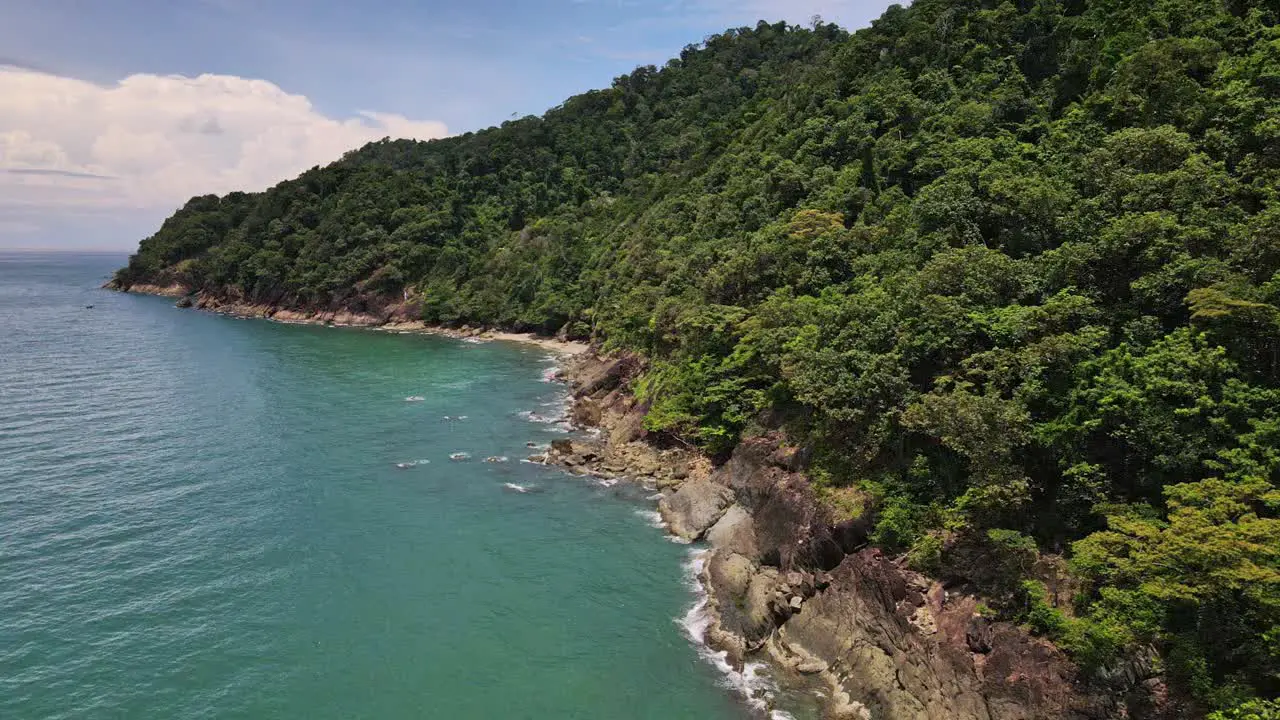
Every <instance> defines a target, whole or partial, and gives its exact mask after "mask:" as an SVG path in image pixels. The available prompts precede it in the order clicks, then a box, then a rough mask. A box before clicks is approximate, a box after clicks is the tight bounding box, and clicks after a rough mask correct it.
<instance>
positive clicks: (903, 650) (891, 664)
mask: <svg viewBox="0 0 1280 720" xmlns="http://www.w3.org/2000/svg"><path fill="white" fill-rule="evenodd" d="M640 370H641V361H640V360H639V359H637V358H634V357H626V356H623V357H613V358H599V357H594V356H585V357H584V358H582V359H580V360H579V361H578V362H577V363H575V364H574V365H572V366H571V367H570V368H568V369H567V370H566V379H567V380H568V382H569V383H570V385H571V387H572V389H573V393H574V397H575V406H574V411H573V417H574V420H575V421H576V422H577V423H578V424H580V425H582V426H588V427H598V428H599V429H600V430H599V436H598V439H597V440H595V441H586V442H578V441H560V442H558V443H556V445H555V446H554V447H553V448H552V449H551V450H550V451H549V454H548V457H547V459H548V460H549V461H551V462H557V463H560V464H563V465H565V466H567V467H569V468H571V469H573V470H575V471H577V472H583V473H595V474H605V475H629V476H641V477H647V478H649V479H651V481H652V482H653V483H654V484H656V485H657V486H658V487H660V488H662V489H663V496H662V499H661V500H660V501H659V511H660V512H661V514H662V517H663V519H664V520H665V521H666V523H667V525H668V528H669V529H670V531H671V532H672V533H674V534H676V535H678V536H680V537H682V538H684V539H687V540H691V541H692V540H702V541H705V543H706V544H707V545H709V546H710V551H709V554H708V555H707V556H706V561H705V563H704V564H703V568H704V570H703V577H702V579H703V582H704V583H705V584H706V587H707V589H708V592H709V595H710V598H711V599H710V610H711V611H712V621H711V626H710V628H709V629H708V631H707V641H708V643H709V644H711V645H712V646H713V647H715V648H717V649H719V650H723V651H725V652H726V653H727V655H728V660H729V662H730V663H733V664H735V665H737V666H741V665H742V664H743V663H744V662H746V661H747V660H748V659H753V658H758V657H767V658H769V659H770V660H771V661H772V662H773V665H774V667H776V668H777V669H778V673H779V674H781V675H783V676H789V677H791V679H792V680H793V681H794V682H807V683H810V684H813V685H816V686H817V687H819V688H821V691H822V692H823V694H824V697H825V705H826V712H827V715H828V716H829V717H831V718H876V719H877V720H881V719H883V720H908V719H910V720H924V719H932V718H957V719H960V720H1031V719H1032V718H1036V719H1050V718H1061V719H1073V720H1074V719H1079V720H1086V719H1089V720H1092V719H1102V718H1115V717H1136V716H1149V715H1150V714H1151V713H1150V712H1148V711H1146V710H1144V709H1143V708H1144V705H1143V702H1141V701H1140V698H1141V697H1142V696H1144V695H1145V694H1146V693H1144V690H1145V689H1144V687H1143V685H1142V682H1143V681H1144V680H1147V679H1148V676H1149V675H1150V673H1149V672H1143V671H1142V670H1141V669H1138V670H1131V671H1129V672H1126V673H1121V674H1120V676H1121V677H1120V678H1119V680H1118V681H1117V682H1115V683H1113V684H1110V685H1108V684H1106V683H1103V682H1101V681H1100V680H1098V679H1096V678H1093V679H1086V678H1084V677H1082V674H1081V673H1080V671H1079V670H1078V669H1077V668H1076V666H1075V665H1074V664H1073V663H1072V662H1071V661H1070V660H1069V659H1068V658H1067V657H1066V656H1065V655H1064V654H1063V653H1062V652H1060V651H1059V650H1058V649H1056V648H1055V647H1053V646H1052V645H1051V644H1049V643H1048V642H1045V641H1043V640H1041V639H1038V638H1035V637H1033V636H1031V635H1029V634H1028V633H1027V632H1026V631H1025V630H1023V629H1022V628H1020V627H1018V626H1016V625H1014V624H1012V623H1008V622H996V621H992V620H990V619H988V618H987V617H985V616H984V614H983V613H982V612H981V609H982V606H981V605H980V601H979V598H977V597H974V596H973V595H969V594H966V593H963V592H958V591H956V589H954V588H950V587H948V586H946V585H944V584H943V583H941V582H939V581H936V580H933V579H930V578H927V577H925V576H923V575H920V574H919V573H916V572H913V571H911V570H908V569H907V568H906V567H904V565H903V563H902V562H901V560H900V559H895V558H890V557H887V556H885V555H883V554H882V553H881V552H879V551H878V550H876V549H874V548H870V547H867V533H868V531H869V527H868V526H867V524H866V523H865V521H863V520H860V519H844V520H841V519H840V518H837V517H834V515H833V512H832V511H831V510H830V509H828V507H827V506H826V505H824V504H823V503H821V502H819V501H818V499H817V497H816V494H815V491H814V489H813V488H812V486H811V485H810V483H809V482H808V480H807V478H806V477H805V475H804V474H803V472H802V465H803V454H802V453H800V452H799V451H797V450H796V449H794V448H789V447H787V446H786V444H785V443H784V442H783V439H782V438H781V437H780V436H777V435H767V436H764V437H757V438H754V439H751V440H748V441H745V442H743V443H742V444H741V445H739V446H738V447H737V449H736V450H735V451H734V452H733V454H732V456H731V457H730V458H729V459H728V461H727V462H725V463H723V464H721V465H720V466H718V467H713V466H712V465H711V463H710V462H709V461H708V460H707V459H706V458H704V457H702V456H701V455H699V454H698V453H697V452H695V451H694V450H692V449H691V448H688V447H684V446H682V445H681V444H680V443H679V442H678V441H676V440H675V439H673V438H669V437H650V436H648V434H647V433H646V432H645V431H644V428H643V424H642V418H643V415H644V411H645V408H644V407H643V406H641V405H638V404H637V402H636V400H635V399H634V397H633V396H632V395H631V394H630V392H629V381H630V380H631V379H632V378H633V377H635V376H636V375H637V374H638V373H639V371H640ZM1135 690H1136V691H1137V692H1134V691H1135ZM1130 696H1132V697H1130ZM1133 698H1139V700H1134V699H1133Z"/></svg>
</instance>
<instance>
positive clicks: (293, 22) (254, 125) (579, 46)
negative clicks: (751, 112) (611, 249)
mask: <svg viewBox="0 0 1280 720" xmlns="http://www.w3.org/2000/svg"><path fill="white" fill-rule="evenodd" d="M887 4H888V3H886V2H881V1H880V0H873V1H866V0H738V1H737V2H734V1H732V0H654V1H651V2H645V1H642V0H534V1H532V2H514V1H512V0H467V1H466V2H458V1H455V0H449V1H446V0H426V1H422V2H412V1H410V0H370V1H366V2H358V3H357V2H344V3H336V2H304V1H303V0H131V1H129V2H107V1H106V0H96V1H95V0H0V17H3V18H4V20H3V22H0V65H4V66H10V67H8V68H6V69H5V70H4V72H3V73H0V247H6V246H7V247H15V246H37V247H45V246H58V247H63V246H65V247H130V246H132V245H133V244H134V243H136V241H137V239H139V238H140V237H141V236H142V235H145V234H146V232H148V231H149V230H150V229H151V228H153V227H154V224H155V223H157V222H158V221H159V220H160V219H162V218H163V217H164V216H165V215H167V214H168V213H169V212H170V211H171V210H172V208H173V207H174V206H175V205H176V204H179V203H180V202H181V200H180V199H179V197H180V193H182V192H189V191H197V192H204V191H205V190H204V189H198V188H205V187H206V185H207V186H208V187H207V191H210V192H226V191H227V190H230V189H234V187H235V186H237V183H239V184H243V185H247V186H249V187H245V188H244V189H249V190H257V189H262V187H265V186H267V185H269V184H271V183H273V182H276V181H278V180H280V179H283V178H284V177H288V176H290V175H292V174H295V173H296V172H297V171H298V170H300V169H303V168H305V167H308V166H310V165H311V164H316V163H319V162H324V161H326V160H328V159H332V157H336V155H337V154H338V153H340V152H341V150H342V149H345V146H348V145H351V146H354V145H359V144H361V143H362V142H363V141H365V140H366V139H368V138H369V137H378V136H381V135H385V134H391V135H403V136H409V137H422V138H429V137H436V136H439V135H442V134H445V133H458V132H465V131H468V130H475V129H479V128H482V127H486V126H489V125H493V124H496V123H500V122H502V121H503V120H505V119H507V118H510V117H512V116H513V115H527V114H539V113H541V112H543V111H544V110H546V109H547V108H549V107H552V106H555V105H557V104H559V103H560V102H561V101H563V100H564V99H565V98H566V97H568V96H570V95H573V94H576V93H579V92H583V91H585V90H588V89H591V88H596V87H603V86H607V85H608V83H609V82H610V80H611V79H612V78H614V77H616V76H618V75H621V74H623V73H626V72H629V71H630V70H632V69H633V68H635V67H636V66H637V65H641V64H649V63H653V64H659V65H660V64H661V63H663V62H665V60H666V59H667V58H669V57H671V56H672V55H674V54H676V53H678V52H679V50H680V49H681V48H682V47H683V46H684V45H686V44H689V43H695V42H698V41H700V40H701V39H702V38H703V37H705V36H706V35H708V34H711V33H714V32H719V31H721V30H723V29H725V28H727V27H733V26H739V25H750V24H754V22H755V21H756V20H758V19H767V20H779V19H785V20H788V21H791V22H796V23H806V22H808V19H809V18H810V17H811V16H813V15H814V14H820V15H822V17H823V18H825V19H826V20H828V21H831V22H837V23H839V24H841V25H844V26H845V27H849V28H856V27H861V26H864V25H866V24H867V23H868V22H869V21H870V20H871V19H872V18H873V17H875V16H877V15H879V13H880V12H882V11H883V9H884V8H885V7H886V6H887ZM173 75H177V76H183V77H184V78H186V79H190V80H189V81H187V80H181V81H174V80H172V79H169V78H168V77H167V76H173ZM202 76H203V77H202ZM196 78H200V79H199V80H195V79H196ZM263 81H265V82H263ZM67 98H73V99H74V102H69V101H68V100H67ZM152 105H154V107H152ZM73 106H74V112H73ZM362 113H363V114H362ZM193 123H194V124H195V125H198V126H199V127H202V128H205V129H209V128H212V129H215V130H217V131H218V132H214V133H209V132H206V133H204V134H203V135H201V134H200V133H188V132H186V131H187V130H190V129H191V127H193V126H194V125H193ZM224 130H225V131H224ZM201 137H203V138H205V139H206V140H208V141H209V142H210V143H214V144H203V145H202V144H199V143H197V142H196V140H198V139H200V138H201ZM6 138H7V139H6ZM215 141H216V142H215ZM264 147H270V148H272V149H273V152H270V153H266V152H263V151H262V148H264ZM282 147H289V148H293V150H292V151H291V153H292V154H290V153H285V152H283V151H280V150H279V148H282ZM237 154H239V155H237ZM178 155H181V157H180V158H178V157H177V156H178ZM236 157H239V159H238V160H235V161H234V162H233V161H232V160H234V159H235V158H236ZM204 158H207V159H204ZM228 158H232V160H229V159H228ZM95 178H96V179H95ZM19 182H20V183H21V184H20V185H14V188H7V187H6V183H9V184H15V183H19ZM256 186H261V187H256ZM6 189H8V190H11V192H9V193H8V198H7V199H4V197H3V196H4V194H5V190H6ZM15 198H16V200H15Z"/></svg>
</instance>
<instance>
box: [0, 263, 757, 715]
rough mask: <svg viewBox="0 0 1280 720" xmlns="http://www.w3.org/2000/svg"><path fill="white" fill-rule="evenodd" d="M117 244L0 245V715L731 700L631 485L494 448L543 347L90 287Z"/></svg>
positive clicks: (422, 709)
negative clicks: (80, 247)
mask: <svg viewBox="0 0 1280 720" xmlns="http://www.w3.org/2000/svg"><path fill="white" fill-rule="evenodd" d="M124 260H125V258H124V257H123V256H111V255H82V256H70V255H35V254H25V255H24V254H0V718H13V719H27V718H309V719H310V718H380V719H391V718H557V719H560V718H712V719H715V718H740V717H743V716H744V714H745V711H744V710H743V709H742V708H741V707H740V705H739V704H738V702H737V701H736V700H735V699H734V696H733V695H732V693H731V692H730V691H729V690H727V689H725V688H723V687H721V685H720V680H719V677H718V675H717V674H716V672H715V670H714V669H713V668H711V667H710V666H709V665H708V664H706V663H704V662H702V661H701V660H700V659H699V657H698V655H697V653H696V652H695V649H694V648H693V647H692V646H691V644H690V643H689V642H688V641H687V640H686V639H685V637H684V636H683V635H682V634H681V631H680V628H679V627H678V626H677V624H676V622H675V621H674V618H677V617H679V616H680V615H681V614H682V613H683V612H684V610H685V608H686V607H687V606H688V605H689V604H690V602H691V600H692V598H691V594H690V590H689V588H688V587H686V585H685V582H684V581H683V579H682V575H681V567H682V564H683V563H684V562H685V561H686V557H687V556H686V553H687V548H683V547H681V546H679V545H675V544H673V543H670V542H668V541H667V540H665V539H664V538H663V536H662V534H661V533H660V532H659V531H657V530H655V529H653V528H652V527H650V526H649V524H648V522H647V521H646V519H645V518H644V517H643V516H642V515H641V514H640V513H641V512H642V511H643V510H645V509H648V508H649V507H651V505H652V503H650V502H647V501H645V500H644V495H645V492H644V491H643V490H642V489H638V488H633V487H629V486H626V485H625V484H621V485H617V486H614V487H602V486H600V485H598V484H596V483H595V482H593V481H590V480H584V479H582V478H576V477H570V476H566V475H563V474H561V473H559V472H557V471H555V470H552V469H548V468H543V467H539V466H534V465H530V464H527V463H520V462H518V460H519V458H522V457H524V456H525V455H527V454H528V453H529V452H531V451H530V450H528V449H527V448H526V447H525V443H526V442H536V443H546V442H549V441H550V440H551V439H553V438H554V437H557V435H556V434H555V432H554V430H555V428H554V427H553V426H549V425H545V424H538V423H533V422H530V421H528V420H527V419H525V418H524V417H522V416H520V415H519V413H520V412H521V411H534V412H541V413H550V412H553V408H552V407H551V406H544V403H552V404H554V403H556V402H557V401H558V399H559V398H560V397H561V395H562V390H561V388H559V387H558V386H556V385H553V384H549V383H546V382H543V381H542V374H543V372H544V371H545V370H546V369H547V368H548V367H550V364H549V362H548V359H547V358H546V356H545V353H543V352H541V351H539V350H537V349H536V348H529V347H524V346H516V345H503V344H487V345H480V344H468V343H462V342H456V341H452V340H446V339H439V338H430V337H420V336H397V335H389V334H383V333H375V332H368V331H358V330H340V329H327V328H316V327H303V326H288V325H281V324H276V323H269V322H263V321H244V320H235V319H231V318H227V317H221V316H216V315H209V314H205V313H200V312H195V311H190V310H178V309H176V308H174V307H173V304H172V302H171V301H168V300H165V299H161V298H151V297H139V296H130V295H120V294H115V293H109V292H105V291H101V290H98V289H96V288H97V286H98V285H99V284H101V283H102V282H103V280H104V279H105V276H107V275H108V274H109V273H110V272H111V270H113V269H114V268H115V267H118V266H119V265H121V264H122V263H123V262H124ZM90 304H92V305H94V307H93V309H86V308H85V307H84V306H85V305H90ZM408 396H422V397H423V398H424V399H423V400H422V401H421V402H406V401H405V398H406V397H408ZM446 415H448V416H459V415H465V416H467V418H466V419H465V420H460V421H445V420H444V419H443V416H446ZM456 452H466V453H470V454H471V456H472V459H471V460H469V461H465V462H454V461H451V460H450V459H449V456H450V454H451V453H456ZM486 456H508V457H509V458H511V462H507V463H484V462H481V459H482V458H484V457H486ZM418 460H427V461H429V462H428V463H423V464H419V465H416V466H413V467H409V468H399V467H397V466H396V465H397V463H409V462H413V461H418ZM505 483H512V484H517V485H521V486H525V487H528V488H532V489H534V490H536V491H535V492H529V493H519V492H514V491H512V490H511V489H509V488H508V487H506V486H505Z"/></svg>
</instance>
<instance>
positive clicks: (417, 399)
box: [404, 395, 426, 402]
mask: <svg viewBox="0 0 1280 720" xmlns="http://www.w3.org/2000/svg"><path fill="white" fill-rule="evenodd" d="M423 400H426V398H424V397H422V396H421V395H410V396H409V397H407V398H405V399H404V401H405V402H422V401H423Z"/></svg>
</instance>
